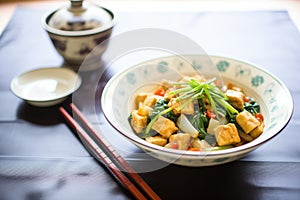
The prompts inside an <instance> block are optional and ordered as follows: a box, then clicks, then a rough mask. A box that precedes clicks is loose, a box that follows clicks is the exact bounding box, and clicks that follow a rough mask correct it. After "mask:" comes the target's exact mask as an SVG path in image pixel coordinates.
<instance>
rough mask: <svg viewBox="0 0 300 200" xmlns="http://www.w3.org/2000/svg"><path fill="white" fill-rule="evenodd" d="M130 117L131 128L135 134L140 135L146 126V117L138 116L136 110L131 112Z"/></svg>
mask: <svg viewBox="0 0 300 200" xmlns="http://www.w3.org/2000/svg"><path fill="white" fill-rule="evenodd" d="M131 116H132V118H131V126H132V128H133V129H134V130H135V132H136V133H141V132H142V131H143V128H145V127H146V125H147V116H142V115H139V114H138V111H137V110H134V111H132V113H131Z"/></svg>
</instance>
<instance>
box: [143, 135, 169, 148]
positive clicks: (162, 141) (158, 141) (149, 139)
mask: <svg viewBox="0 0 300 200" xmlns="http://www.w3.org/2000/svg"><path fill="white" fill-rule="evenodd" d="M145 140H146V141H147V142H150V143H151V144H156V145H159V146H162V147H163V146H165V145H166V144H167V139H166V138H163V137H162V136H161V135H156V136H153V137H146V138H145Z"/></svg>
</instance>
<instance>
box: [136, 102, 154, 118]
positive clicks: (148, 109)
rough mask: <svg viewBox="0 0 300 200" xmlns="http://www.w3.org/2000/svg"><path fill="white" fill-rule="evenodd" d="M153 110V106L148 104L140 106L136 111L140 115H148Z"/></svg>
mask: <svg viewBox="0 0 300 200" xmlns="http://www.w3.org/2000/svg"><path fill="white" fill-rule="evenodd" d="M152 111H153V108H151V107H149V106H144V105H142V106H140V107H139V109H138V111H137V113H138V114H139V115H141V116H149V115H150V114H151V113H152Z"/></svg>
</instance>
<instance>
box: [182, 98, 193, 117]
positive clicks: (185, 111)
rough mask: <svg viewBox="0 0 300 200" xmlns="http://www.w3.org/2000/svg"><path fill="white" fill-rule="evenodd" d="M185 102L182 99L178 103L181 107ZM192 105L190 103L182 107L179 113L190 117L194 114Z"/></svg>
mask: <svg viewBox="0 0 300 200" xmlns="http://www.w3.org/2000/svg"><path fill="white" fill-rule="evenodd" d="M186 101H187V99H183V100H181V101H180V104H181V105H183V104H185V103H186ZM194 112H195V111H194V103H193V102H190V103H188V104H187V105H186V106H184V107H183V108H182V109H181V113H182V114H187V115H191V114H194Z"/></svg>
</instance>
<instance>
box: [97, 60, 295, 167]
mask: <svg viewBox="0 0 300 200" xmlns="http://www.w3.org/2000/svg"><path fill="white" fill-rule="evenodd" d="M186 58H188V59H187V60H189V61H185V60H181V58H179V57H176V56H170V57H163V58H158V59H154V60H150V61H146V62H144V63H141V64H138V65H136V66H130V67H129V68H127V69H126V70H124V71H122V72H120V73H118V74H116V75H115V76H114V77H112V78H111V79H110V80H109V82H108V83H107V85H106V86H105V88H104V91H103V94H102V98H101V104H102V109H103V112H104V115H105V117H106V118H107V120H108V121H109V123H110V124H111V125H112V126H113V127H114V128H115V129H116V130H118V131H119V132H120V133H121V135H123V136H125V137H126V138H127V139H128V140H130V141H131V142H133V143H134V144H135V145H136V146H138V147H139V148H141V149H142V150H143V151H145V152H147V153H148V154H149V155H151V156H153V157H155V158H157V159H160V160H163V161H166V162H170V163H174V164H178V165H184V166H194V167H196V166H210V165H217V164H222V163H227V162H231V161H234V160H237V159H239V158H241V157H243V156H244V155H246V154H247V153H249V152H250V151H253V150H254V149H256V148H258V147H259V146H261V145H262V144H264V143H265V142H267V141H268V140H270V139H271V138H273V137H274V136H276V135H277V134H278V133H279V132H280V131H281V130H282V129H283V128H284V127H285V126H286V125H287V124H288V122H289V120H290V118H291V116H292V112H293V99H292V96H291V94H290V92H289V90H288V89H287V87H286V86H285V85H284V84H283V83H282V82H281V81H280V80H279V79H278V78H276V77H275V76H274V75H272V74H271V73H269V72H267V71H266V70H264V69H262V68H260V67H258V66H255V65H253V64H250V63H247V62H243V61H239V60H235V59H231V58H225V57H218V56H209V58H210V60H211V64H212V65H210V64H209V63H203V62H202V61H203V59H201V57H199V56H196V55H190V56H186ZM190 63H193V65H194V67H196V68H197V69H199V70H200V71H201V72H202V74H203V75H205V76H206V75H208V76H212V74H211V72H212V71H218V73H219V74H220V77H222V79H223V80H224V82H228V81H231V82H234V83H236V84H237V85H239V86H241V87H242V88H243V89H244V91H245V92H246V94H247V95H249V96H252V97H254V98H255V99H256V100H257V101H258V103H259V104H260V105H261V112H262V114H263V115H264V122H265V125H266V127H265V130H264V132H263V134H262V135H260V136H259V137H258V138H257V139H255V140H253V141H252V142H249V143H247V144H244V145H242V146H239V147H235V148H231V149H226V150H220V151H212V152H192V151H181V150H174V149H168V148H164V147H160V146H157V145H153V144H150V143H148V142H146V141H145V140H143V139H141V138H139V137H138V136H136V135H135V133H134V132H133V131H132V129H131V127H130V125H129V123H128V120H127V118H128V116H129V114H130V111H131V109H132V105H133V102H132V97H133V95H134V93H135V92H136V91H137V90H138V89H139V88H140V87H141V86H142V85H147V84H148V83H153V82H156V81H161V80H162V79H166V78H167V79H172V80H177V79H178V77H177V76H176V74H174V69H176V70H177V71H179V72H180V73H183V74H190V72H195V71H193V70H194V69H193V68H192V67H190V66H191V64H190ZM213 69H215V70H213ZM124 104H125V105H126V104H128V106H124Z"/></svg>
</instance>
